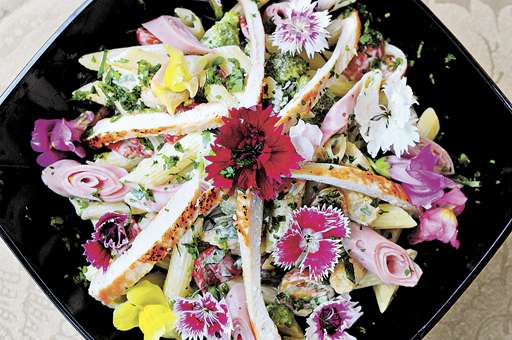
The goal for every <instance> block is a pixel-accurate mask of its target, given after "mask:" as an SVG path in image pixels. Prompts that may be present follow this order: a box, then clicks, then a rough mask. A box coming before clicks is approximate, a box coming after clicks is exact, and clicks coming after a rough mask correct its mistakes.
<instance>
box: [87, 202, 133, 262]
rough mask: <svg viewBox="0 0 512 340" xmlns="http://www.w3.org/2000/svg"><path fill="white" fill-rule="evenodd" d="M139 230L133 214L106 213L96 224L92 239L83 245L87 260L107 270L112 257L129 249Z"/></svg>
mask: <svg viewBox="0 0 512 340" xmlns="http://www.w3.org/2000/svg"><path fill="white" fill-rule="evenodd" d="M139 231H140V228H139V226H138V225H137V223H135V220H134V219H133V218H132V217H131V216H128V215H126V214H120V213H116V212H109V213H106V214H104V215H103V216H101V217H100V219H99V220H98V222H96V225H95V226H94V233H93V234H92V239H91V240H89V241H87V242H86V243H85V244H84V246H83V247H84V249H85V252H84V255H85V256H86V258H87V261H88V262H89V263H90V264H92V265H93V266H94V267H96V268H101V269H103V270H104V271H105V270H107V268H108V266H109V264H110V259H111V258H112V257H114V256H117V255H121V254H123V253H124V252H125V251H126V250H128V248H130V245H131V242H132V241H133V239H134V238H135V236H137V234H138V233H139Z"/></svg>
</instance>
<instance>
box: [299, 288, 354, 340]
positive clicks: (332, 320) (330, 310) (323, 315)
mask: <svg viewBox="0 0 512 340" xmlns="http://www.w3.org/2000/svg"><path fill="white" fill-rule="evenodd" d="M361 315H363V313H362V312H361V307H360V306H358V305H357V302H353V301H352V300H351V299H350V295H348V294H343V295H340V296H338V297H337V298H336V299H334V300H332V301H329V302H327V303H324V304H323V305H320V306H318V307H317V308H316V309H315V310H314V311H313V313H312V314H311V315H310V316H309V318H308V320H307V323H308V326H309V327H308V328H307V329H306V340H349V339H354V338H353V337H352V336H351V335H350V334H348V333H347V332H346V330H347V329H348V328H350V327H352V325H353V324H354V323H355V322H356V321H357V319H359V317H361Z"/></svg>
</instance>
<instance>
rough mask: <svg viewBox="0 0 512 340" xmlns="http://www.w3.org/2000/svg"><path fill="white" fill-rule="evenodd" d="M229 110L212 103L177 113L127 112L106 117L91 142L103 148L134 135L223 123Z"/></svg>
mask: <svg viewBox="0 0 512 340" xmlns="http://www.w3.org/2000/svg"><path fill="white" fill-rule="evenodd" d="M227 114H228V108H227V107H226V106H225V105H224V104H221V103H208V104H200V105H198V106H196V107H194V108H193V109H191V110H188V111H185V112H182V113H178V114H176V115H170V114H168V113H164V112H154V113H137V114H131V115H125V116H121V117H120V118H119V119H117V120H115V121H113V120H111V119H110V118H105V119H102V120H100V121H99V122H98V123H97V124H96V125H95V126H94V128H93V130H92V133H91V134H90V135H89V136H88V137H87V142H88V143H89V145H91V146H92V147H95V148H100V147H102V146H104V145H107V144H110V143H115V142H118V141H120V140H123V139H127V138H133V137H148V136H156V135H160V134H170V135H175V136H182V135H186V134H189V133H193V132H201V131H203V130H207V129H212V128H216V127H219V126H220V125H221V124H222V117H224V116H226V115H227Z"/></svg>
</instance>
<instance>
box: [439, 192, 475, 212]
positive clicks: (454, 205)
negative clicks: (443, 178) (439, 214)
mask: <svg viewBox="0 0 512 340" xmlns="http://www.w3.org/2000/svg"><path fill="white" fill-rule="evenodd" d="M467 200H468V198H467V197H466V195H464V193H463V192H462V191H461V190H460V189H459V188H458V187H455V188H453V189H452V190H450V191H449V192H447V193H446V194H444V196H443V197H441V198H440V199H438V200H437V201H435V202H434V203H433V205H434V207H441V208H450V209H453V211H454V212H455V215H457V216H459V215H460V214H462V212H463V211H464V208H465V206H466V202H467Z"/></svg>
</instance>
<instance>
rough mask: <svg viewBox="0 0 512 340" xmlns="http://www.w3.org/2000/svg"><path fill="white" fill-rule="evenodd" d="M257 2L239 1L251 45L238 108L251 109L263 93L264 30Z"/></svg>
mask: <svg viewBox="0 0 512 340" xmlns="http://www.w3.org/2000/svg"><path fill="white" fill-rule="evenodd" d="M257 2H258V1H253V0H240V1H239V3H240V4H241V5H242V11H243V14H244V16H245V20H246V22H247V29H248V31H249V43H250V44H251V55H250V57H251V69H250V71H249V73H248V75H247V85H246V86H245V90H244V93H243V96H242V97H241V100H240V106H242V107H251V106H253V105H256V104H259V102H260V100H261V93H262V91H263V77H264V76H265V29H264V28H263V22H262V21H261V15H260V11H259V10H258V5H257V4H256V3H257Z"/></svg>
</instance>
